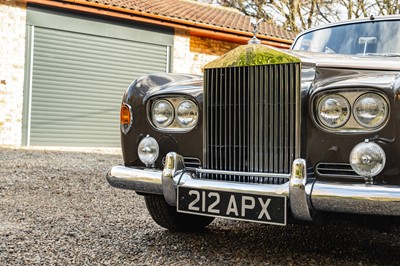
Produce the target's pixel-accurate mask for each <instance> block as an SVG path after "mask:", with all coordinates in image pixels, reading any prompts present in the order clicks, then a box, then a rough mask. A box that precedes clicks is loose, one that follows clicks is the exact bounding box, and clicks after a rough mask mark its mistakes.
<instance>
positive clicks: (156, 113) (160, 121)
mask: <svg viewBox="0 0 400 266" xmlns="http://www.w3.org/2000/svg"><path fill="white" fill-rule="evenodd" d="M151 109H152V110H151V119H152V121H153V123H154V124H155V125H156V126H158V127H162V128H163V127H167V126H169V125H170V124H171V123H172V121H173V120H174V108H173V107H172V104H171V103H170V102H168V101H166V100H158V101H156V102H154V103H153V105H152V108H151Z"/></svg>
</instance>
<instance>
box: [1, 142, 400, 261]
mask: <svg viewBox="0 0 400 266" xmlns="http://www.w3.org/2000/svg"><path fill="white" fill-rule="evenodd" d="M120 163H122V158H121V155H119V153H118V152H117V153H115V152H114V153H113V152H112V151H111V152H110V150H80V151H70V150H64V151H52V150H38V149H11V148H5V147H0V166H1V170H0V265H271V264H272V265H374V264H376V265H382V264H385V265H388V264H397V265H399V263H400V255H399V254H400V252H399V250H400V230H399V227H395V228H394V230H393V231H392V232H391V233H390V234H386V233H379V232H377V231H375V230H371V229H367V228H365V227H360V226H357V225H353V224H350V223H344V222H341V223H339V222H338V223H333V224H331V225H327V226H319V227H317V226H298V225H289V226H286V227H279V226H268V225H260V224H251V223H245V222H234V221H227V220H222V219H217V220H216V221H214V223H212V224H211V225H210V226H209V227H208V229H207V230H206V231H204V232H202V233H197V234H182V233H170V232H168V231H166V230H164V229H162V228H160V227H158V226H157V225H155V224H154V223H153V222H152V220H151V218H150V216H149V215H148V214H147V212H146V210H145V205H144V201H143V198H142V197H141V196H138V195H136V194H135V193H134V192H130V191H124V190H119V189H114V188H111V187H110V186H109V185H108V183H107V182H106V180H105V178H104V172H105V171H106V170H107V169H108V168H109V167H110V166H112V165H115V164H120Z"/></svg>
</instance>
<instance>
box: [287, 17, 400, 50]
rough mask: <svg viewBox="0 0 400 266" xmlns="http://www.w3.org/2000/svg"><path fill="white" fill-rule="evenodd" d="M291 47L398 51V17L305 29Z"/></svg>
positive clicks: (399, 30) (299, 48) (301, 48)
mask: <svg viewBox="0 0 400 266" xmlns="http://www.w3.org/2000/svg"><path fill="white" fill-rule="evenodd" d="M293 50H301V51H310V52H323V53H337V54H350V55H374V54H377V55H379V54H382V55H391V54H393V55H396V54H397V55H399V54H400V20H388V21H373V20H371V21H368V22H362V23H353V24H346V25H337V26H332V27H329V28H323V29H319V30H315V31H311V32H308V33H305V34H304V35H302V36H300V37H299V38H298V39H297V41H296V43H295V44H294V45H293Z"/></svg>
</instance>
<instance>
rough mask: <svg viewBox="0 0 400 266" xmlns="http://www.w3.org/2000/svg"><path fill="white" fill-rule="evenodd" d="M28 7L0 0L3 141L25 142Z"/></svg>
mask: <svg viewBox="0 0 400 266" xmlns="http://www.w3.org/2000/svg"><path fill="white" fill-rule="evenodd" d="M25 31H26V7H25V6H23V5H20V4H17V3H16V1H15V0H0V145H4V144H6V145H15V146H19V145H21V132H22V106H23V91H24V89H23V87H24V65H25Z"/></svg>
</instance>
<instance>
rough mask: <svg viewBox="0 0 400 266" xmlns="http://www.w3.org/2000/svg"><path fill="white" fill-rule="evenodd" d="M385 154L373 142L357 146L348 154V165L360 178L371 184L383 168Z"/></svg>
mask: <svg viewBox="0 0 400 266" xmlns="http://www.w3.org/2000/svg"><path fill="white" fill-rule="evenodd" d="M385 164H386V154H385V152H384V150H383V149H382V147H381V146H379V145H378V144H376V143H374V142H369V141H368V140H366V141H365V142H362V143H359V144H357V145H356V146H355V147H354V148H353V150H352V151H351V153H350V165H351V167H352V168H353V170H354V171H355V172H356V173H357V174H358V175H360V176H363V177H365V178H366V181H368V182H371V180H372V177H374V176H377V175H378V174H379V173H380V172H381V171H382V170H383V168H384V167H385Z"/></svg>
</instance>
